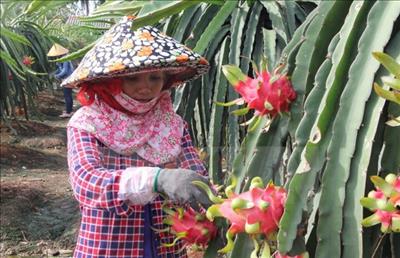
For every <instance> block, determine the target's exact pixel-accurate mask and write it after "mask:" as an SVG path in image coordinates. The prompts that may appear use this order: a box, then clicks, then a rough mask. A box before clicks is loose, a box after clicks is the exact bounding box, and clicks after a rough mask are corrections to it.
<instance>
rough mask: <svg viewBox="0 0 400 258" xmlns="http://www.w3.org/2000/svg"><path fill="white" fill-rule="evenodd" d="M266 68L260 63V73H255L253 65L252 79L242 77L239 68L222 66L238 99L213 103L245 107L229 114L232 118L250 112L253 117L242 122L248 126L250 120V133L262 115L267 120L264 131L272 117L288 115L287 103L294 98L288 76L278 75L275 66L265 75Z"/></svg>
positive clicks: (294, 94) (288, 104)
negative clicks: (232, 115)
mask: <svg viewBox="0 0 400 258" xmlns="http://www.w3.org/2000/svg"><path fill="white" fill-rule="evenodd" d="M263 67H265V68H263ZM266 67H267V66H266V65H264V64H262V65H261V68H262V70H261V72H258V70H257V69H256V66H255V65H253V69H254V70H255V73H256V78H251V77H249V76H247V75H245V74H243V73H242V71H241V70H240V68H239V67H237V66H235V65H224V66H223V67H222V72H223V73H224V75H225V77H226V78H227V80H228V81H229V83H230V84H232V85H233V87H234V89H235V91H236V92H237V93H239V94H240V95H241V97H240V98H238V99H236V100H233V101H231V102H228V103H220V102H217V104H219V105H223V106H232V105H235V104H236V105H243V104H246V105H247V106H246V107H244V108H241V109H238V110H235V111H233V113H234V114H236V115H245V114H247V113H248V112H249V111H250V110H254V116H253V118H252V119H250V120H249V121H248V122H246V123H244V125H248V124H250V123H252V122H253V121H254V124H253V125H252V127H251V128H250V129H249V130H250V131H251V130H253V129H254V128H255V127H256V126H257V125H258V123H259V122H260V121H261V119H260V118H261V117H262V116H268V117H269V118H270V119H269V122H267V125H266V126H265V128H268V125H269V124H270V123H271V121H272V120H273V118H274V117H276V116H277V115H278V114H282V113H287V112H289V106H290V103H291V102H293V101H294V100H295V99H296V92H295V91H294V90H293V87H292V85H291V83H290V81H289V79H288V77H287V76H286V75H284V74H280V73H279V70H280V69H279V67H278V68H277V69H276V70H275V71H274V72H273V73H272V74H271V73H270V72H268V70H267V68H266Z"/></svg>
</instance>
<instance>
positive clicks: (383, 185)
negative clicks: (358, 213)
mask: <svg viewBox="0 0 400 258" xmlns="http://www.w3.org/2000/svg"><path fill="white" fill-rule="evenodd" d="M371 181H372V183H373V184H374V185H375V188H376V190H373V191H370V192H369V193H368V197H364V198H361V200H360V202H361V205H362V206H364V207H365V208H368V209H369V210H371V211H372V212H373V214H372V215H371V216H369V217H367V218H365V219H364V220H363V221H362V225H363V226H364V227H370V226H374V225H376V224H379V223H381V231H382V232H384V233H388V232H400V175H395V174H392V173H391V174H388V175H387V176H386V177H385V179H383V178H381V177H379V176H372V177H371Z"/></svg>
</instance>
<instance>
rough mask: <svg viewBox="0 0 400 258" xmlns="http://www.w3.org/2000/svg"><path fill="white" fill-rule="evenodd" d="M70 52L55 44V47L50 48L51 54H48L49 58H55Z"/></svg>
mask: <svg viewBox="0 0 400 258" xmlns="http://www.w3.org/2000/svg"><path fill="white" fill-rule="evenodd" d="M68 52H69V50H68V49H66V48H65V47H63V46H61V45H59V44H57V43H54V45H53V46H52V47H51V48H50V50H49V52H48V53H47V56H49V57H54V56H62V55H65V54H67V53H68Z"/></svg>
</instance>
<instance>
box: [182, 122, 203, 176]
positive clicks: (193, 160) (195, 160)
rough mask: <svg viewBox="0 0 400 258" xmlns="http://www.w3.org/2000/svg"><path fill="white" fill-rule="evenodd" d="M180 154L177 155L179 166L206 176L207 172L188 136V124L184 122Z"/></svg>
mask: <svg viewBox="0 0 400 258" xmlns="http://www.w3.org/2000/svg"><path fill="white" fill-rule="evenodd" d="M181 147H182V154H181V155H180V157H179V162H180V167H181V168H186V169H191V170H193V171H196V172H197V173H199V174H201V175H203V176H208V172H207V170H206V168H205V166H204V164H203V161H201V159H200V157H199V155H198V154H197V151H196V149H195V148H194V147H193V143H192V138H191V137H190V133H189V127H188V124H187V123H186V122H185V128H184V130H183V137H182V141H181Z"/></svg>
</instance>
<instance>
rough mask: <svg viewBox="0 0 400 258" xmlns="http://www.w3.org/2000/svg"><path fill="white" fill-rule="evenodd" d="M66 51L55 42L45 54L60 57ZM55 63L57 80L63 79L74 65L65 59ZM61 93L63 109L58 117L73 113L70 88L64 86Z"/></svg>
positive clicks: (70, 72)
mask: <svg viewBox="0 0 400 258" xmlns="http://www.w3.org/2000/svg"><path fill="white" fill-rule="evenodd" d="M68 52H69V50H68V49H66V48H64V47H63V46H61V45H59V44H57V43H55V44H54V45H53V46H52V47H51V49H50V50H49V52H48V53H47V56H48V57H52V58H61V57H62V56H64V55H66V54H68ZM56 65H57V70H56V72H55V74H54V77H55V78H56V79H57V80H63V79H65V78H67V77H68V76H70V75H71V74H72V72H73V71H74V67H73V65H72V63H71V61H66V62H62V63H59V62H57V63H56ZM63 94H64V101H65V110H64V111H63V113H62V114H61V115H59V117H61V118H67V117H71V116H72V114H73V112H72V107H73V104H74V102H73V98H72V89H71V88H65V87H64V88H63Z"/></svg>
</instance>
